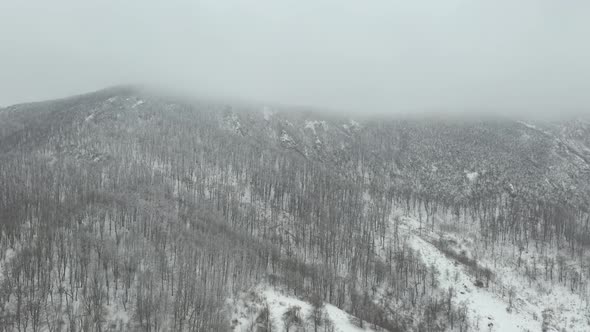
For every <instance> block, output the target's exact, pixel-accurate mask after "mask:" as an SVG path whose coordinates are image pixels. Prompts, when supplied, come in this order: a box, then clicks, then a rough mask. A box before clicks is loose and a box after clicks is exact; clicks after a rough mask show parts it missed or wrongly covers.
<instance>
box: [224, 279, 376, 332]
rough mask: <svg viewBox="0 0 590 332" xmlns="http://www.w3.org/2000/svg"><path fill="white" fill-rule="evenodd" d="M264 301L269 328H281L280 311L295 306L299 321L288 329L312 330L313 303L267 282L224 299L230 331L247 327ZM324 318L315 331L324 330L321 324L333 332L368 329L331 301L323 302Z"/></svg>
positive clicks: (368, 331) (359, 331)
mask: <svg viewBox="0 0 590 332" xmlns="http://www.w3.org/2000/svg"><path fill="white" fill-rule="evenodd" d="M266 305H268V308H269V320H270V322H271V323H272V331H277V332H280V331H285V327H284V321H283V315H284V314H285V312H287V310H288V309H289V308H291V307H299V308H300V309H299V312H300V316H301V318H302V324H301V325H300V326H297V328H298V329H297V328H295V327H293V328H292V329H291V331H313V321H312V320H311V319H310V315H311V313H312V311H313V306H312V305H311V304H310V303H309V302H305V301H303V300H300V299H298V298H296V297H294V296H291V295H286V294H283V293H282V292H281V291H280V290H278V289H275V288H272V287H270V286H259V287H257V288H255V289H253V290H252V291H250V292H246V293H243V294H242V295H241V296H240V297H239V298H238V299H233V300H231V301H228V307H229V310H230V314H231V317H232V325H233V330H234V331H250V330H251V328H252V327H253V326H256V319H257V317H258V316H259V314H260V313H261V311H262V309H263V308H264V307H265V306H266ZM323 312H324V317H323V318H324V319H323V321H322V325H321V326H320V328H318V330H319V331H324V327H325V324H328V325H331V326H332V327H333V331H334V332H370V331H374V330H373V329H371V328H370V327H368V326H366V325H368V324H365V327H364V328H361V327H359V326H358V325H355V323H354V318H353V317H351V316H350V315H349V314H347V313H346V312H344V311H342V310H340V309H338V308H337V307H335V306H333V305H331V304H327V303H326V304H324V310H323Z"/></svg>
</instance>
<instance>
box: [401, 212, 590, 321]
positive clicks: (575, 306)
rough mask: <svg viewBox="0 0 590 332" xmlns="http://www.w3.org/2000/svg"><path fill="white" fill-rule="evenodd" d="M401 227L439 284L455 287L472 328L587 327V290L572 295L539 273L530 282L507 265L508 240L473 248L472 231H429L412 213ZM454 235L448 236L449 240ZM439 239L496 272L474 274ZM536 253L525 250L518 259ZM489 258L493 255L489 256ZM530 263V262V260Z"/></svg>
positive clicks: (589, 315)
mask: <svg viewBox="0 0 590 332" xmlns="http://www.w3.org/2000/svg"><path fill="white" fill-rule="evenodd" d="M400 229H401V230H402V232H403V234H404V236H405V240H406V241H407V243H408V245H409V246H410V247H411V248H412V249H414V250H416V252H419V253H420V258H421V259H422V261H423V262H424V263H425V264H426V265H427V266H434V267H435V268H436V269H437V270H438V272H439V283H440V285H439V288H440V289H441V290H448V289H449V288H452V289H454V294H455V296H454V298H453V302H454V303H455V305H457V306H458V307H464V308H466V309H467V315H468V318H469V321H470V324H471V325H472V328H473V329H474V330H475V331H490V332H494V331H497V332H525V331H530V332H533V331H574V332H583V331H590V309H589V307H588V301H587V299H588V295H589V294H588V292H586V298H583V297H582V296H580V295H579V294H574V293H573V292H571V291H570V290H569V289H568V288H567V287H564V286H562V285H559V284H557V285H556V284H553V283H550V282H547V281H545V280H543V279H542V278H538V279H536V280H534V281H533V282H530V280H528V279H527V278H526V277H525V276H522V275H520V274H519V273H518V271H517V270H516V269H515V267H514V266H511V263H514V262H510V259H511V258H512V257H514V255H513V254H512V253H511V254H508V252H509V251H510V250H514V249H511V248H509V247H510V245H509V244H506V245H505V247H504V248H503V250H501V251H495V252H489V251H488V253H487V254H485V253H479V252H478V253H474V252H472V251H476V249H475V247H477V243H476V241H477V240H476V239H473V234H475V233H470V232H465V231H463V232H459V233H460V234H462V235H463V237H462V238H461V237H460V236H458V235H457V234H456V233H452V232H440V231H439V232H431V231H429V230H428V229H426V228H422V229H421V230H420V225H419V222H418V220H416V219H415V218H402V225H401V227H400ZM451 239H452V240H451ZM442 242H446V243H448V242H450V243H456V248H455V251H457V252H462V254H463V255H465V256H466V257H474V256H476V257H477V260H478V262H477V264H478V266H485V267H489V268H490V269H491V270H492V271H494V272H495V277H494V278H493V281H491V282H490V283H489V284H488V285H485V284H479V283H480V282H483V281H482V280H481V279H478V278H477V277H476V276H475V274H474V273H473V271H472V270H471V269H470V268H469V267H468V266H466V265H465V264H463V263H462V262H460V261H459V260H457V259H456V257H453V255H449V254H448V253H447V254H446V253H445V252H444V251H443V250H441V249H440V248H439V247H438V246H440V243H442ZM532 256H534V254H532V250H531V254H530V255H526V254H525V255H524V256H523V258H522V261H523V262H522V264H523V265H525V264H527V263H526V261H527V259H530V258H532ZM492 258H493V259H494V260H495V264H494V261H493V260H492ZM531 266H532V264H531Z"/></svg>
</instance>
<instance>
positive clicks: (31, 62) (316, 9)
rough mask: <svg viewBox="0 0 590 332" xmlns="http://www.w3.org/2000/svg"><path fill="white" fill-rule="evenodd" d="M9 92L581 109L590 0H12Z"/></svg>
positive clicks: (356, 107)
mask: <svg viewBox="0 0 590 332" xmlns="http://www.w3.org/2000/svg"><path fill="white" fill-rule="evenodd" d="M3 7H4V8H3V9H2V10H1V11H0V42H1V45H2V52H0V72H1V73H3V75H2V79H1V80H0V106H8V105H12V104H17V103H22V102H31V101H39V100H47V99H55V98H60V97H67V96H70V95H74V94H80V93H86V92H90V91H95V90H99V89H102V88H106V87H109V86H114V85H120V84H146V85H148V86H157V87H163V88H166V89H168V90H173V91H178V92H179V93H182V94H186V95H198V96H212V97H221V98H223V97H227V98H236V99H244V100H255V101H264V102H268V103H277V104H283V105H305V106H313V107H315V108H320V109H324V108H325V109H330V110H342V111H346V112H363V113H366V112H369V113H376V114H383V113H387V114H408V113H412V112H429V113H435V114H436V113H437V112H465V113H466V114H483V113H488V114H493V113H499V114H511V113H517V114H538V113H542V114H545V115H546V114H552V115H558V114H562V113H563V112H577V113H580V112H584V111H586V110H587V109H588V105H589V104H590V94H588V93H587V92H586V88H587V87H588V86H590V84H589V83H590V62H589V61H588V60H587V59H588V58H590V46H588V45H587V43H585V42H584V41H585V37H586V36H585V35H586V32H587V31H590V23H589V22H587V20H586V18H587V16H588V13H589V12H590V3H588V2H583V1H575V0H574V1H567V2H555V1H549V0H540V1H532V0H525V1H519V2H518V3H515V2H511V1H506V0H501V1H496V2H493V3H484V2H473V1H466V0H451V1H445V2H440V1H426V0H424V1H415V2H414V1H413V2H401V1H380V0H376V1H371V2H362V3H361V2H356V1H350V0H345V1H333V0H324V1H310V0H304V1H298V2H295V1H270V0H260V1H247V0H234V1H213V0H204V1H184V0H173V1H167V2H164V1H155V0H148V1H142V2H139V1H131V2H125V3H119V2H114V0H107V1H101V2H92V3H80V2H77V1H73V0H57V1H54V2H52V3H51V6H50V7H48V6H46V5H45V4H44V3H42V2H40V1H31V2H26V3H25V2H14V3H9V4H5V5H3Z"/></svg>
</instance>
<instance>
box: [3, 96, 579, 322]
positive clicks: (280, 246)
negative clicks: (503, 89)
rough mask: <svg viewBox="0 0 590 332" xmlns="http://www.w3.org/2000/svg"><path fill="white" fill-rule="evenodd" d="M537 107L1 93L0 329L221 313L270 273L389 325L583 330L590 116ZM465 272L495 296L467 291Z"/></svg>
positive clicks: (304, 295) (291, 289)
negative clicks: (347, 110) (24, 100)
mask: <svg viewBox="0 0 590 332" xmlns="http://www.w3.org/2000/svg"><path fill="white" fill-rule="evenodd" d="M584 121H586V122H584ZM532 122H533V121H526V122H519V121H513V120H510V119H477V120H475V119H468V120H465V119H462V120H460V119H437V118H423V119H419V118H398V119H395V118H379V119H374V118H361V117H359V118H356V119H350V118H345V117H339V116H337V115H325V114H320V113H315V112H310V111H306V110H298V109H288V110H284V109H275V108H271V107H268V106H264V105H245V104H227V103H222V102H218V101H193V100H183V99H179V98H170V97H166V96H161V95H157V94H154V93H153V92H147V91H144V90H141V89H136V88H132V87H124V88H111V89H107V90H103V91H99V92H95V93H90V94H87V95H82V96H76V97H72V98H67V99H64V100H58V101H50V102H41V103H33V104H24V105H15V106H11V107H8V108H5V109H2V110H0V219H1V221H2V222H1V223H0V235H1V236H0V257H4V259H3V262H2V264H0V266H1V267H2V277H1V278H0V319H1V322H2V323H1V324H0V326H2V328H4V329H5V330H7V331H8V330H18V329H20V330H70V331H73V330H88V331H90V330H97V331H101V330H106V329H109V330H141V331H146V330H154V331H157V330H175V331H177V330H196V331H216V330H217V331H225V330H228V329H231V328H232V315H231V314H229V313H228V308H227V303H228V299H236V298H239V296H240V295H239V294H243V292H247V291H248V290H250V289H259V287H263V286H262V285H271V286H272V287H277V288H279V289H283V290H284V291H285V292H286V293H289V294H291V296H293V297H294V298H299V299H298V300H297V301H307V302H306V303H308V302H314V301H315V303H321V302H324V303H329V305H328V304H327V306H328V307H329V308H332V307H330V305H333V306H334V307H337V308H339V309H341V310H344V311H345V312H347V313H348V314H347V315H352V316H354V317H356V319H353V320H354V321H356V322H357V323H356V324H358V325H360V324H361V323H363V322H365V324H364V325H367V324H366V322H369V323H370V325H371V327H372V328H373V329H374V330H380V329H381V330H388V331H412V330H415V331H444V330H453V329H454V330H456V329H460V330H463V331H465V329H471V330H482V329H486V328H487V329H491V330H492V331H500V330H506V328H507V325H506V324H505V323H503V322H502V321H504V320H505V319H508V318H511V319H513V320H514V321H515V322H519V323H518V324H517V325H514V326H513V327H514V328H515V330H519V329H520V330H523V331H524V330H526V329H527V328H529V330H530V329H533V328H535V329H536V328H539V327H542V326H545V325H546V326H548V327H547V328H549V327H555V328H562V327H563V328H567V329H569V330H574V331H575V330H577V329H579V328H580V327H581V326H585V325H583V323H585V321H584V319H585V318H584V317H585V316H584V315H585V314H586V313H587V309H585V308H584V309H576V308H578V306H581V305H582V303H583V301H585V299H586V298H587V295H588V294H587V292H588V288H587V281H588V275H589V271H590V270H589V267H588V265H587V262H588V261H590V259H589V256H588V255H587V253H588V252H587V246H588V242H589V239H590V230H589V229H588V220H589V210H588V208H589V206H588V204H589V199H588V198H589V197H590V176H588V171H589V169H590V165H589V164H588V162H587V160H586V159H587V153H588V146H589V145H588V142H589V132H588V125H587V124H588V122H587V120H584V119H579V120H577V121H561V122H538V123H537V122H535V123H532ZM408 220H413V221H412V222H411V223H410V224H408V223H409V222H408ZM457 239H464V240H466V241H468V242H465V243H463V244H462V246H463V247H461V248H459V247H457V246H458V244H459V243H462V242H460V241H457ZM443 258H444V260H443ZM443 269H449V271H450V272H449V273H451V274H453V273H459V277H458V279H457V280H458V281H452V280H453V278H449V277H448V276H446V275H445V273H447V272H446V271H442V270H443ZM506 276H513V277H506ZM519 278H523V279H522V280H524V282H523V281H522V280H521V279H519ZM467 282H470V283H471V285H465V286H463V285H462V283H463V284H465V283H467ZM475 284H477V285H478V286H474V285H475ZM482 284H483V286H482ZM515 285H518V286H519V289H517V290H511V289H512V288H514V286H515ZM257 287H258V288H257ZM462 288H466V289H469V290H470V291H471V292H472V293H471V294H475V293H477V294H480V295H481V296H480V298H485V299H486V301H487V303H488V304H489V303H493V305H494V307H493V308H491V309H489V308H485V307H482V305H480V304H478V303H483V302H472V303H470V304H468V305H467V306H466V305H464V303H463V298H464V294H461V291H463V290H460V289H462ZM520 288H523V290H522V291H520ZM547 288H554V289H569V291H570V293H571V295H568V297H569V296H571V301H570V303H574V304H573V305H571V306H566V305H565V304H564V303H565V302H563V301H562V302H559V301H554V302H555V303H562V304H563V306H561V307H553V306H551V305H550V301H549V300H548V299H550V298H551V295H550V294H547ZM557 294H560V296H562V297H564V296H565V295H564V294H565V293H563V292H562V291H560V292H559V293H557ZM515 299H520V300H522V301H526V303H528V304H527V305H522V304H521V303H520V302H518V301H517V300H515ZM568 300H569V299H568ZM285 301H286V300H285ZM534 301H536V304H534V303H533V302H534ZM566 302H567V301H566ZM503 306H505V307H503ZM506 308H508V309H509V311H510V312H506ZM281 310H282V309H281ZM281 315H282V314H281ZM279 316H280V315H279ZM487 316H490V317H493V319H494V325H490V326H488V325H487V323H486V324H483V323H484V322H485V321H486V319H487ZM545 316H547V317H549V316H551V317H550V318H545ZM535 317H536V318H535ZM283 318H285V317H281V319H283ZM572 319H576V323H572ZM335 323H337V322H335ZM275 325H280V324H279V323H278V322H277V324H275ZM275 328H280V327H278V326H277V327H275Z"/></svg>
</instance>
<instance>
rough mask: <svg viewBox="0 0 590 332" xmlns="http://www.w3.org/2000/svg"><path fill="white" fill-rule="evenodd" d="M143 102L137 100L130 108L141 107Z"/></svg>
mask: <svg viewBox="0 0 590 332" xmlns="http://www.w3.org/2000/svg"><path fill="white" fill-rule="evenodd" d="M144 103H145V102H144V101H143V100H141V99H140V100H138V101H136V102H135V104H133V106H131V107H132V108H136V107H137V106H140V105H143V104H144Z"/></svg>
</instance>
